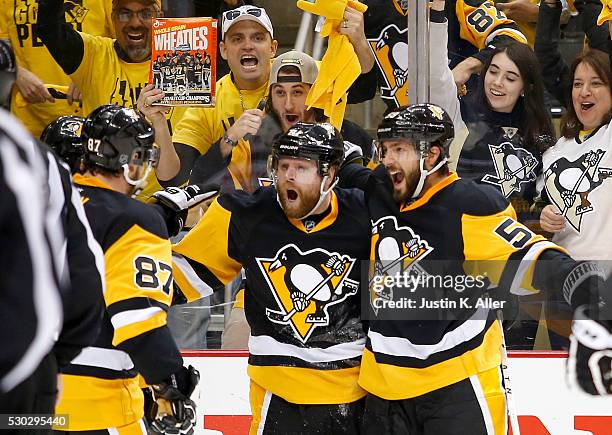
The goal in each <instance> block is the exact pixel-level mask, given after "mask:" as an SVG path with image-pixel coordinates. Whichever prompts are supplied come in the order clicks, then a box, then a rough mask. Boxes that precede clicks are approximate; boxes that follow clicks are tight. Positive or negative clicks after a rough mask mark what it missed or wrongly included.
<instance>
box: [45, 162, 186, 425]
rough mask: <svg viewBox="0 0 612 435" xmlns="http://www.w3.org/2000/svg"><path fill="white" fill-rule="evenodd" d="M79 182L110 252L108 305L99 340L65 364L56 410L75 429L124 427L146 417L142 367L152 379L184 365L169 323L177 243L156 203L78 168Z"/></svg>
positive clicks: (92, 220) (98, 235)
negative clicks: (171, 239)
mask: <svg viewBox="0 0 612 435" xmlns="http://www.w3.org/2000/svg"><path fill="white" fill-rule="evenodd" d="M74 182H75V185H76V187H77V188H78V189H79V191H80V193H81V197H82V201H83V205H84V208H85V213H86V214H87V219H88V220H89V223H90V226H91V229H92V232H93V235H94V237H95V239H96V240H97V241H98V243H99V244H100V245H101V247H102V250H103V251H104V260H105V264H106V277H105V279H106V290H105V293H104V301H105V304H106V310H105V312H104V315H103V319H102V328H101V331H100V334H99V336H98V338H97V340H96V341H95V342H94V344H93V345H92V346H89V347H86V348H84V349H83V351H82V352H81V353H80V354H79V355H78V356H77V357H76V358H74V359H73V360H72V361H71V363H70V365H68V367H67V368H66V369H64V370H63V375H62V379H63V391H62V394H61V400H60V402H59V404H58V406H57V408H56V412H57V413H58V414H68V415H70V422H69V430H71V431H74V430H77V431H78V430H94V429H104V428H112V427H120V426H125V425H127V424H131V423H134V422H136V421H138V420H139V419H141V418H142V417H143V412H144V398H143V395H142V391H141V389H140V385H139V377H138V376H137V375H138V374H139V373H140V374H141V375H143V377H144V378H145V380H146V381H147V382H148V383H150V384H154V383H159V382H161V381H163V380H164V379H166V378H167V377H169V376H170V374H172V373H174V372H176V371H177V370H179V369H180V367H181V366H182V359H181V356H180V354H179V352H178V349H177V348H176V345H175V344H174V341H173V340H172V338H171V336H170V333H169V331H168V329H167V328H166V311H167V309H168V306H169V305H170V301H171V299H172V282H173V279H172V262H171V247H170V242H169V240H168V236H167V230H166V226H165V224H164V222H163V220H162V219H161V217H160V216H159V215H158V213H157V212H155V211H153V209H151V208H150V206H148V205H145V204H142V203H140V202H138V201H136V200H133V199H131V198H129V197H127V196H126V195H124V194H122V193H119V192H116V191H114V190H112V189H111V188H110V187H109V186H108V185H106V184H104V183H103V182H102V181H100V180H99V179H97V178H95V177H88V176H81V175H78V174H77V175H76V176H75V178H74Z"/></svg>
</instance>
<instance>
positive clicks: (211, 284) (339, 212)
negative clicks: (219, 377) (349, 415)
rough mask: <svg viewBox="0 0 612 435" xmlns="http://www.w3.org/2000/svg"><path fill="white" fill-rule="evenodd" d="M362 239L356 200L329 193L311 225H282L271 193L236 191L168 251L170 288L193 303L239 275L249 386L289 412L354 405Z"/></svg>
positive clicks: (364, 229)
mask: <svg viewBox="0 0 612 435" xmlns="http://www.w3.org/2000/svg"><path fill="white" fill-rule="evenodd" d="M369 229H370V226H369V220H368V215H367V211H366V208H365V203H364V200H363V193H362V192H360V191H357V190H342V189H336V190H335V191H334V192H333V194H332V196H331V205H330V210H329V211H328V214H327V215H325V217H323V218H322V219H321V220H319V221H318V222H317V220H311V219H309V218H308V219H305V220H294V219H288V218H287V217H286V215H285V213H284V212H283V210H282V208H281V207H280V205H279V204H278V202H277V196H276V189H275V188H274V187H263V188H260V189H258V190H257V191H255V192H254V193H253V194H248V193H246V192H244V191H235V192H232V193H229V194H225V195H221V196H220V197H219V198H218V199H217V200H216V201H215V202H214V203H213V204H212V205H211V206H210V208H209V209H208V211H207V212H206V214H205V215H204V217H203V218H202V220H201V221H200V222H199V224H198V225H197V226H196V227H195V228H194V229H193V230H191V231H190V232H189V234H187V236H186V237H185V238H184V239H183V240H181V242H180V243H178V244H177V245H175V246H174V248H173V265H174V273H175V279H176V283H177V284H178V285H179V287H180V288H181V290H182V291H183V294H185V296H187V297H188V299H191V300H193V299H197V298H199V297H203V296H206V295H208V294H210V293H211V291H212V289H214V288H217V287H220V286H222V285H224V284H226V283H228V282H229V281H231V280H232V279H233V278H234V277H235V276H236V275H237V274H238V273H239V272H240V269H241V267H244V269H245V271H246V286H245V300H244V303H245V312H246V317H247V320H248V322H249V325H250V327H251V336H250V338H249V354H250V355H249V366H248V374H249V376H250V377H251V379H252V381H253V382H255V383H256V384H257V385H259V386H260V387H262V388H264V389H265V390H267V391H270V392H271V393H272V394H275V395H277V396H280V397H282V398H283V399H285V400H287V401H289V402H292V403H298V404H336V403H349V402H353V401H355V400H358V399H360V398H361V397H363V396H364V395H365V391H363V390H362V389H361V388H360V387H359V386H358V385H357V378H358V375H359V363H360V360H361V355H362V352H363V347H364V345H365V334H364V331H363V328H362V324H361V320H360V313H361V309H360V296H359V283H360V260H362V259H365V258H367V256H368V246H369V238H370V236H369Z"/></svg>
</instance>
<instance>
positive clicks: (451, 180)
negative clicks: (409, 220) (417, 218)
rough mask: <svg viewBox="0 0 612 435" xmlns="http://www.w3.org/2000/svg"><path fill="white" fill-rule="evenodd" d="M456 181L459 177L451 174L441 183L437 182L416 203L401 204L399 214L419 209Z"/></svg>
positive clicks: (454, 173) (453, 173)
mask: <svg viewBox="0 0 612 435" xmlns="http://www.w3.org/2000/svg"><path fill="white" fill-rule="evenodd" d="M457 180H459V175H457V173H456V172H451V173H450V174H449V175H448V177H446V178H445V179H443V180H441V181H438V182H437V183H436V184H434V185H433V186H431V187H430V188H429V189H427V192H425V195H423V196H421V197H420V198H418V199H417V200H416V201H414V202H412V203H410V204H403V205H402V206H401V207H400V212H404V211H410V210H414V209H415V208H419V207H420V206H422V205H425V204H427V202H428V201H429V200H430V199H431V197H432V196H434V195H435V194H436V193H438V192H439V191H441V190H442V189H444V188H445V187H447V186H449V185H451V184H452V183H454V182H455V181H457Z"/></svg>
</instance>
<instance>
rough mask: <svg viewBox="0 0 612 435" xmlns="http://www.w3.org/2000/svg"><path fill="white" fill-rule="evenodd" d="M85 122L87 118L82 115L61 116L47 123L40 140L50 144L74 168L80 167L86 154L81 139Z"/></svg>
mask: <svg viewBox="0 0 612 435" xmlns="http://www.w3.org/2000/svg"><path fill="white" fill-rule="evenodd" d="M84 122H85V118H81V117H80V116H60V117H59V118H57V119H56V120H55V121H53V122H51V123H50V124H49V125H47V126H46V127H45V129H44V130H43V132H42V134H41V135H40V140H41V141H43V142H45V143H46V144H47V145H49V147H51V149H52V150H53V151H55V153H56V154H57V155H58V156H60V158H62V160H64V161H65V162H66V163H68V165H69V166H70V168H71V169H72V170H77V169H78V164H79V163H80V161H81V159H82V158H83V154H85V146H84V145H83V140H82V139H81V129H82V127H83V123H84Z"/></svg>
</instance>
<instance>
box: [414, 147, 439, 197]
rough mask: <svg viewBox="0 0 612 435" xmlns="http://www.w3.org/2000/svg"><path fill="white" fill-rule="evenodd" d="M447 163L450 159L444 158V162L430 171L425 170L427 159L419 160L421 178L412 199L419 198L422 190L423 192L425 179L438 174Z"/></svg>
mask: <svg viewBox="0 0 612 435" xmlns="http://www.w3.org/2000/svg"><path fill="white" fill-rule="evenodd" d="M447 161H448V159H447V158H446V157H444V158H443V159H442V160H440V161H439V162H438V164H437V165H436V166H434V167H433V168H431V169H430V170H429V171H428V170H427V169H425V157H421V159H420V160H419V169H420V170H421V178H419V182H418V184H417V187H416V188H415V189H414V193H413V194H412V199H415V198H418V196H419V195H420V194H421V190H423V186H424V185H425V179H426V178H427V176H428V175H430V174H433V173H434V172H436V171H437V170H438V169H440V168H441V167H442V165H444V164H445V163H446V162H447Z"/></svg>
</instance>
